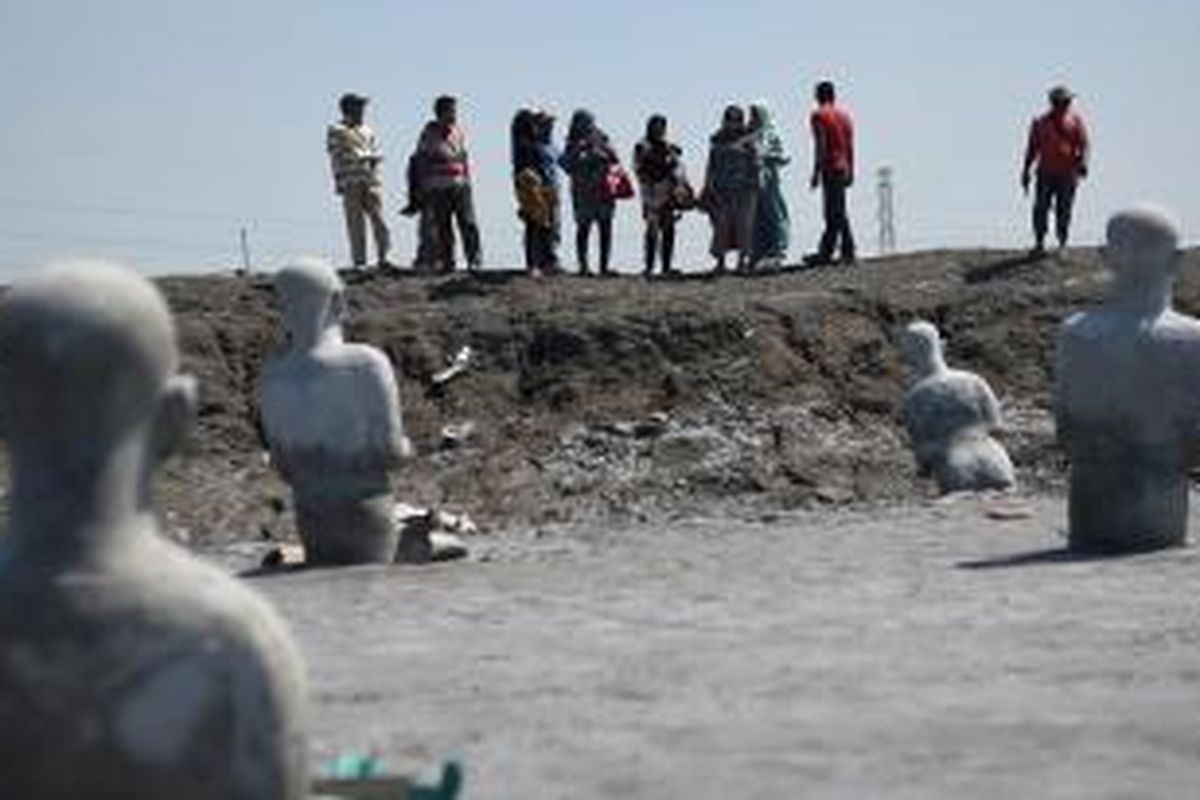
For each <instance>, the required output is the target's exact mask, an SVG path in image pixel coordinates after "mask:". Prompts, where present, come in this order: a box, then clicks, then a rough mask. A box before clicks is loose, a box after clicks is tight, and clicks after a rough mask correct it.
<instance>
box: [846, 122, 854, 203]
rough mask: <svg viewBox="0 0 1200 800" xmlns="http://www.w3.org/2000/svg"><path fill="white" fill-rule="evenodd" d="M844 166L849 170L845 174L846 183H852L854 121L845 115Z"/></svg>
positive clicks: (849, 184)
mask: <svg viewBox="0 0 1200 800" xmlns="http://www.w3.org/2000/svg"><path fill="white" fill-rule="evenodd" d="M846 166H847V167H848V168H849V170H850V172H849V173H847V175H846V185H847V186H853V185H854V121H853V120H851V119H850V117H849V115H847V116H846Z"/></svg>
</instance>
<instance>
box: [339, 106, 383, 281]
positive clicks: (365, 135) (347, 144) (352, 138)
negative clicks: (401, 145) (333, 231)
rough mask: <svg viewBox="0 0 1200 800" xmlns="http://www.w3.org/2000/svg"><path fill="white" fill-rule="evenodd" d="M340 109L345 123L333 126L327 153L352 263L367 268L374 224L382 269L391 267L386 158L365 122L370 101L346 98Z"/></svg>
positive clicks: (373, 133)
mask: <svg viewBox="0 0 1200 800" xmlns="http://www.w3.org/2000/svg"><path fill="white" fill-rule="evenodd" d="M338 105H339V107H340V109H341V112H342V119H341V122H335V123H334V124H332V125H330V126H329V129H328V131H327V132H326V137H325V149H326V150H327V151H328V153H329V162H330V166H331V167H332V169H333V184H334V189H335V190H336V191H337V193H338V194H339V195H341V197H342V207H343V208H344V210H345V213H346V233H347V235H348V236H349V239H350V259H351V261H352V262H353V264H354V266H355V267H363V266H366V264H367V222H368V221H370V223H371V233H372V235H373V236H374V238H375V250H376V252H377V253H378V255H379V266H380V267H390V266H392V264H391V262H390V261H388V251H389V250H390V248H391V231H389V230H388V226H387V222H386V221H384V218H383V184H382V181H381V180H380V178H379V165H380V163H381V162H382V161H383V154H382V152H381V149H380V146H379V140H378V139H377V138H376V137H375V132H374V131H372V130H371V129H370V128H369V127H368V126H367V124H366V123H365V122H364V121H363V112H364V110H365V109H366V105H367V98H365V97H363V96H361V95H357V94H353V93H351V94H345V95H342V98H341V100H340V101H339V103H338Z"/></svg>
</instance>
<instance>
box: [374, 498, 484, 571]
mask: <svg viewBox="0 0 1200 800" xmlns="http://www.w3.org/2000/svg"><path fill="white" fill-rule="evenodd" d="M392 513H393V517H392V518H393V519H394V520H395V524H396V526H397V527H399V528H400V542H399V544H398V545H397V547H396V561H397V562H399V563H402V564H428V563H430V562H436V561H453V560H455V559H459V558H466V557H467V556H468V555H470V550H469V549H468V548H467V545H466V543H465V542H464V541H463V540H462V538H461V537H462V536H476V535H478V534H479V526H477V525H476V524H475V521H474V520H472V519H471V518H470V517H469V516H467V515H466V514H452V513H450V512H448V511H441V510H438V509H426V508H419V507H417V506H414V505H410V504H408V503H396V505H395V507H394V509H393V512H392Z"/></svg>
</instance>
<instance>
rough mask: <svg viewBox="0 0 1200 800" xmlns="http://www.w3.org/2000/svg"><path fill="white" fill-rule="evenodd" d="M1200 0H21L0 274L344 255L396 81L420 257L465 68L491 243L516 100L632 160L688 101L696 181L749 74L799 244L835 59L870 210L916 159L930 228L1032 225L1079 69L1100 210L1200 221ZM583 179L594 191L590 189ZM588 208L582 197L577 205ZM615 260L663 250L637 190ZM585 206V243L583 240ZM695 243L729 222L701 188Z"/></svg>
mask: <svg viewBox="0 0 1200 800" xmlns="http://www.w3.org/2000/svg"><path fill="white" fill-rule="evenodd" d="M1198 35H1200V3H1197V2H1196V1H1195V0H1141V1H1140V2H1138V1H1135V0H1060V2H1057V3H1047V2H1033V1H1032V0H1009V2H1004V3H997V2H989V3H982V2H967V1H966V0H909V2H905V3H882V2H881V3H866V2H842V3H813V2H804V1H803V0H739V2H736V3H721V4H717V3H703V2H696V0H660V1H659V2H652V1H651V0H607V2H592V3H571V2H567V1H566V0H559V1H558V2H544V1H543V0H524V2H521V3H513V2H508V1H507V0H490V2H489V1H488V0H458V1H457V2H449V0H445V1H444V2H426V3H416V2H405V1H404V0H204V1H203V2H193V1H192V0H6V2H4V3H3V4H2V5H0V103H2V106H3V108H4V122H3V124H2V125H0V277H5V278H7V277H11V276H12V275H14V274H19V273H20V272H23V271H26V270H29V269H31V268H35V267H37V266H39V265H41V264H44V263H46V262H49V261H54V260H60V259H67V258H74V257H89V258H102V259H109V260H116V261H120V262H124V263H127V264H130V265H132V266H134V267H136V268H137V269H139V270H141V271H143V272H145V273H148V274H164V273H176V272H190V271H212V270H226V269H231V268H234V267H236V266H238V265H240V263H241V261H242V255H241V250H240V244H239V241H240V232H241V231H242V230H243V229H244V230H245V232H246V240H247V243H248V246H249V253H250V260H251V265H252V268H254V269H256V270H272V269H275V268H278V267H279V266H281V265H282V264H284V263H286V262H287V261H288V260H289V259H291V258H293V257H295V256H298V255H318V256H324V257H327V258H329V259H331V260H333V261H334V262H335V263H338V264H342V263H345V262H346V261H347V246H346V242H345V236H344V232H343V227H342V225H343V223H342V218H341V210H340V205H339V203H338V202H337V199H336V198H335V196H334V195H333V192H332V186H331V180H330V175H329V166H328V161H327V157H326V154H325V151H324V133H325V127H326V125H327V124H328V123H329V122H331V121H333V120H334V119H335V118H336V117H337V109H336V104H337V98H338V97H339V96H340V95H341V94H342V93H343V92H345V91H356V92H360V93H363V94H366V95H368V96H370V97H371V98H372V102H371V104H370V106H369V107H368V112H367V113H368V123H369V124H371V125H372V127H373V128H374V129H375V130H376V132H377V133H378V134H379V136H380V137H381V139H382V141H383V144H384V149H385V154H386V156H387V159H388V160H387V161H386V162H385V173H384V179H385V188H386V192H387V199H386V204H387V210H388V214H389V217H390V218H391V219H392V220H393V226H392V227H393V232H394V235H395V240H396V250H395V256H394V260H397V261H399V262H401V263H408V262H409V261H410V260H411V257H412V253H413V249H414V244H415V236H414V230H413V224H412V222H411V221H408V220H406V219H402V218H400V217H398V216H397V215H396V212H397V210H398V209H399V208H400V206H401V205H402V200H403V197H402V189H403V183H402V180H401V172H402V167H403V164H404V161H405V158H406V156H407V153H408V152H409V151H410V149H411V148H412V146H413V144H414V143H415V139H416V136H417V134H418V132H419V130H420V127H421V125H422V124H423V123H424V122H425V121H426V119H427V118H428V116H429V113H430V104H431V102H432V100H433V98H434V97H435V96H437V95H439V94H443V93H449V94H455V95H458V96H459V97H460V98H461V100H460V116H461V118H462V121H463V123H464V126H465V128H466V132H467V136H468V141H469V147H470V152H471V158H472V162H473V163H472V167H473V170H474V183H475V195H476V197H475V199H476V205H477V210H478V216H479V222H480V226H481V230H482V234H483V244H484V258H485V264H486V265H490V266H495V267H512V266H517V265H518V263H519V262H520V231H519V225H518V222H517V219H516V216H515V212H514V202H513V199H512V191H511V178H510V169H509V159H508V124H509V121H510V119H511V117H512V114H513V113H514V111H515V110H516V109H517V108H519V107H521V106H523V105H531V104H532V105H538V106H541V107H546V108H549V109H551V110H553V111H554V112H555V113H556V114H557V115H558V116H559V118H560V126H559V134H560V135H561V133H562V132H563V131H562V128H563V127H564V126H565V121H566V120H567V119H568V118H569V117H570V114H571V112H572V111H573V110H574V109H576V108H581V107H582V108H587V109H590V110H592V111H593V112H594V113H595V114H596V116H597V119H598V122H599V124H600V126H601V127H602V128H604V129H605V130H606V131H607V132H608V133H609V135H610V136H611V137H612V139H613V140H614V142H615V143H616V145H617V148H618V150H619V151H620V152H621V153H622V154H623V155H624V157H625V158H626V160H627V161H628V158H629V154H630V153H631V151H632V148H633V145H634V144H635V142H636V141H637V139H638V138H639V137H640V135H641V134H642V132H643V129H644V125H645V119H646V117H647V116H648V115H649V114H651V113H655V112H661V113H664V114H666V115H667V117H668V118H669V120H670V125H671V133H670V135H671V137H672V138H673V139H674V140H675V141H677V142H678V143H679V144H681V145H682V146H683V147H684V151H685V159H686V162H687V166H688V169H689V173H690V175H691V177H692V178H693V181H694V182H696V183H699V182H700V180H701V179H702V176H703V167H704V160H705V154H706V149H707V137H708V136H709V134H710V133H711V132H712V130H713V129H714V128H715V127H716V125H717V123H718V121H719V118H720V115H721V111H722V109H723V108H724V107H725V106H726V105H728V104H730V103H738V104H746V103H749V102H752V101H757V100H765V101H767V103H768V104H769V105H770V106H771V108H772V110H773V111H774V114H775V117H776V120H777V123H778V125H779V128H780V131H781V133H782V134H783V137H784V140H785V143H786V145H787V147H788V150H789V152H790V153H791V155H792V157H793V159H794V161H793V163H792V164H791V165H790V166H789V167H788V168H787V169H786V170H785V172H784V176H783V179H784V185H785V193H786V197H787V201H788V203H789V205H790V207H791V214H792V237H793V243H792V249H791V254H792V256H793V257H798V256H799V255H801V254H803V253H804V252H810V251H811V250H812V249H813V247H814V245H815V242H816V239H817V237H818V235H819V232H820V231H819V228H820V207H819V198H818V197H817V196H816V195H815V194H813V193H812V192H810V191H809V190H808V188H807V182H806V177H807V175H808V171H809V164H810V162H809V159H810V142H809V133H808V129H807V114H808V110H809V107H810V103H811V93H812V87H813V84H814V83H815V82H816V81H817V80H819V79H821V78H830V79H832V80H834V81H835V82H836V83H837V85H838V87H839V95H840V98H841V99H842V101H843V102H844V104H845V105H846V107H847V108H848V109H849V110H850V111H851V113H852V114H853V115H854V117H855V121H856V125H857V135H858V142H857V149H858V161H859V164H858V183H857V184H856V186H855V188H854V189H853V190H852V192H851V199H850V203H851V215H852V221H853V223H854V226H855V229H856V232H857V234H858V238H859V240H860V250H861V251H862V253H863V254H864V255H871V254H872V253H874V252H875V251H876V249H877V242H878V225H877V221H876V207H877V204H876V192H875V186H874V182H875V175H876V172H877V170H878V169H879V168H881V167H884V166H888V167H891V168H892V170H893V171H894V181H895V186H896V188H895V206H896V227H897V239H898V245H899V249H900V250H903V251H910V250H923V249H936V248H946V247H972V248H973V247H989V248H990V247H1014V246H1022V247H1023V246H1027V245H1028V244H1029V237H1030V234H1029V232H1028V228H1029V223H1028V216H1029V210H1028V200H1027V198H1025V197H1023V196H1022V194H1021V191H1020V188H1019V185H1018V180H1017V179H1018V174H1019V169H1020V158H1021V154H1022V150H1023V146H1024V140H1025V135H1026V130H1027V127H1028V125H1029V122H1030V120H1031V119H1032V118H1033V117H1034V116H1035V115H1036V114H1038V113H1040V112H1041V111H1042V110H1043V109H1044V106H1045V93H1046V90H1047V89H1048V88H1049V87H1050V86H1051V85H1053V84H1055V83H1059V82H1062V83H1066V84H1068V85H1069V86H1071V87H1072V89H1074V90H1075V92H1076V93H1077V94H1078V101H1077V106H1078V109H1079V111H1080V112H1081V114H1082V115H1083V116H1084V118H1085V120H1086V121H1087V124H1088V126H1089V129H1090V131H1091V134H1092V139H1093V148H1094V149H1093V159H1092V175H1091V177H1090V178H1089V180H1088V181H1087V182H1086V184H1085V185H1084V186H1083V187H1082V188H1081V190H1080V192H1079V197H1078V209H1077V218H1076V226H1075V235H1074V239H1075V241H1077V242H1078V243H1081V244H1094V243H1098V242H1099V240H1100V239H1101V237H1102V235H1103V228H1104V222H1105V220H1106V218H1107V217H1108V215H1110V214H1111V213H1113V212H1114V211H1116V210H1118V209H1120V208H1122V207H1125V206H1128V205H1130V204H1132V203H1135V202H1144V201H1149V202H1155V203H1158V204H1160V205H1162V206H1164V207H1166V208H1167V209H1169V210H1170V211H1171V212H1173V213H1174V215H1175V216H1176V218H1177V219H1178V220H1179V222H1180V224H1181V227H1182V229H1183V232H1184V237H1185V240H1186V241H1188V242H1190V243H1193V244H1194V243H1196V242H1197V240H1198V237H1200V135H1198V134H1200V103H1197V102H1196V101H1195V99H1194V92H1193V91H1192V90H1193V87H1194V82H1195V80H1196V79H1197V78H1200V48H1198V47H1197V46H1196V44H1195V43H1196V41H1197V37H1198ZM568 202H569V201H568ZM564 210H565V211H567V212H568V213H567V219H569V210H568V209H564ZM616 224H617V233H616V238H617V243H616V252H615V255H614V262H615V264H616V266H617V267H618V268H620V269H623V270H629V271H634V270H636V269H638V268H639V266H638V265H639V263H640V257H641V256H640V231H641V222H640V216H639V211H638V207H637V203H636V202H626V203H622V204H621V206H620V208H619V211H618V217H617V223H616ZM570 230H571V229H570V226H569V225H568V226H567V229H566V230H565V231H564V233H565V236H564V243H565V244H566V246H565V247H564V251H563V256H564V261H565V262H567V263H571V262H572V261H573V254H572V252H571V249H572V248H571V246H570V244H569V243H570V242H571V241H572V239H573V237H572V235H571V233H570ZM679 236H680V245H679V248H680V253H681V260H682V261H683V262H685V263H686V264H688V265H692V266H695V267H699V266H702V265H705V264H707V256H706V254H705V250H706V245H707V239H708V236H709V228H708V225H707V221H706V220H705V219H704V218H702V217H700V216H699V215H696V214H692V215H689V216H688V217H687V218H686V220H685V222H684V223H683V226H682V228H681V229H680V234H679Z"/></svg>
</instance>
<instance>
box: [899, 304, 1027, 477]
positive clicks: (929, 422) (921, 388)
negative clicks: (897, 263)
mask: <svg viewBox="0 0 1200 800" xmlns="http://www.w3.org/2000/svg"><path fill="white" fill-rule="evenodd" d="M903 347H904V356H905V359H906V361H907V362H908V365H909V368H910V369H911V371H912V373H913V375H914V377H915V381H914V383H913V384H912V386H910V387H909V390H908V392H907V393H906V394H905V396H904V404H903V417H904V425H905V427H906V428H907V430H908V435H909V438H910V439H911V440H912V448H913V451H914V453H915V455H916V457H917V468H918V471H919V473H920V474H921V475H922V476H929V475H932V476H933V478H934V479H935V480H936V481H937V485H938V489H939V490H941V491H942V492H943V493H946V494H948V493H950V492H961V491H982V490H987V489H1008V488H1011V487H1012V486H1013V485H1014V484H1015V483H1016V479H1015V476H1014V474H1013V465H1012V461H1010V460H1009V457H1008V453H1007V452H1005V450H1004V447H1003V445H1001V444H1000V443H999V442H998V441H996V439H995V438H993V436H992V434H993V433H994V432H995V431H997V430H999V429H1000V428H1001V426H1002V419H1001V416H1000V404H999V403H998V402H997V400H996V395H995V394H994V393H993V392H992V389H991V387H990V386H988V383H987V381H985V380H984V379H983V378H981V377H980V376H978V375H976V374H975V373H973V372H967V371H965V370H958V369H950V368H949V367H947V366H946V360H945V357H944V355H943V353H942V340H941V337H940V336H939V335H938V331H937V328H935V327H934V326H933V325H932V324H930V323H928V322H923V321H919V322H913V323H912V324H910V325H909V326H908V327H907V328H906V329H905V331H904V337H903Z"/></svg>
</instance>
